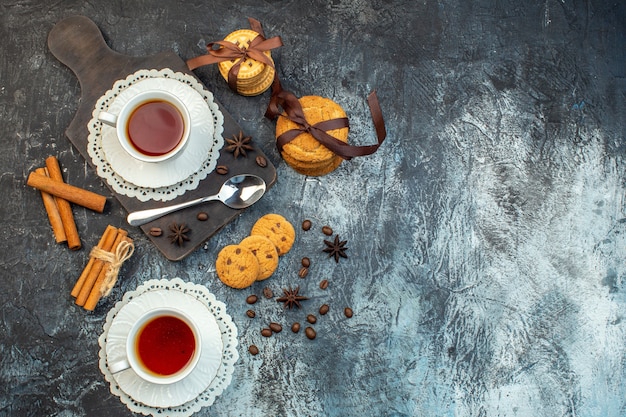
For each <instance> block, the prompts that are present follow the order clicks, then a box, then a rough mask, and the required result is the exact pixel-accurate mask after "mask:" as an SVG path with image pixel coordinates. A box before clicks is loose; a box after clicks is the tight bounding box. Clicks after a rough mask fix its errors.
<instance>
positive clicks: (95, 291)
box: [83, 229, 128, 311]
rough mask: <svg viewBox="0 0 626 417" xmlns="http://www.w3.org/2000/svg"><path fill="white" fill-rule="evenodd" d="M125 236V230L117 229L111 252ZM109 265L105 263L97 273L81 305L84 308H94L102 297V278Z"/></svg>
mask: <svg viewBox="0 0 626 417" xmlns="http://www.w3.org/2000/svg"><path fill="white" fill-rule="evenodd" d="M127 238H128V236H127V232H126V231H125V230H122V229H118V230H117V236H116V237H115V242H113V247H112V248H111V252H115V250H116V248H117V246H118V245H119V244H120V242H122V241H123V240H126V239H127ZM110 267H111V266H110V265H105V266H104V267H103V268H102V269H101V270H100V273H99V274H98V278H96V281H95V282H94V284H93V287H92V288H91V292H90V293H89V296H88V297H87V300H86V301H85V304H84V305H83V307H84V308H85V310H89V311H92V310H93V309H94V308H96V305H97V304H98V301H100V297H102V284H103V283H104V279H105V277H106V275H107V273H108V271H109V268H110Z"/></svg>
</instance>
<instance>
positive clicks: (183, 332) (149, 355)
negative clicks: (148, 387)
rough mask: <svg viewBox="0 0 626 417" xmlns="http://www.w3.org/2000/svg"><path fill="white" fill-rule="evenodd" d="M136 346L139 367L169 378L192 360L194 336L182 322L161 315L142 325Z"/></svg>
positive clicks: (194, 346) (178, 319)
mask: <svg viewBox="0 0 626 417" xmlns="http://www.w3.org/2000/svg"><path fill="white" fill-rule="evenodd" d="M135 345H136V346H135V348H136V351H137V358H138V360H139V361H138V362H139V363H140V365H141V366H143V367H144V368H145V369H146V370H147V371H148V372H150V373H152V374H155V375H161V376H170V375H173V374H175V373H177V372H180V371H181V370H182V369H183V368H185V366H187V364H188V363H189V361H190V360H191V358H193V354H194V352H195V349H196V337H195V335H194V332H193V330H192V329H191V327H189V325H188V324H187V323H185V321H184V320H182V319H180V318H178V317H174V316H170V315H163V316H157V317H155V318H153V319H151V320H150V321H148V322H147V323H146V324H144V326H143V327H142V328H141V329H140V330H139V332H138V333H137V337H136V340H135Z"/></svg>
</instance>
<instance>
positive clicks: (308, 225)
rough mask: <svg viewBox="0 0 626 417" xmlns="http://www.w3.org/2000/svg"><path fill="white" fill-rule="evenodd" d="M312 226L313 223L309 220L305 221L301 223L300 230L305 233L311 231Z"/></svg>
mask: <svg viewBox="0 0 626 417" xmlns="http://www.w3.org/2000/svg"><path fill="white" fill-rule="evenodd" d="M312 225H313V223H311V220H305V221H303V222H302V230H304V231H305V232H306V231H307V230H311V226H312Z"/></svg>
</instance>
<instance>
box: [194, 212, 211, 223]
mask: <svg viewBox="0 0 626 417" xmlns="http://www.w3.org/2000/svg"><path fill="white" fill-rule="evenodd" d="M196 219H198V220H200V221H201V222H205V221H207V220H209V215H208V214H207V213H205V212H204V211H201V212H200V213H198V214H197V215H196Z"/></svg>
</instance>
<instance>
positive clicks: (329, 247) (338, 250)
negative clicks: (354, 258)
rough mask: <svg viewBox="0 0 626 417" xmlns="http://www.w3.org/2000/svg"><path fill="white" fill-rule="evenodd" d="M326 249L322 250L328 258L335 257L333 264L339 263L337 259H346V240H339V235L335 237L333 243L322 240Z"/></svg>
mask: <svg viewBox="0 0 626 417" xmlns="http://www.w3.org/2000/svg"><path fill="white" fill-rule="evenodd" d="M324 243H325V244H326V247H325V248H324V249H323V251H324V252H326V253H327V254H328V257H329V258H332V257H333V256H334V257H335V262H339V257H342V258H347V257H348V255H346V251H347V250H348V248H347V247H346V243H348V241H347V240H341V241H340V240H339V235H335V240H334V241H332V242H331V241H329V240H324Z"/></svg>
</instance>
